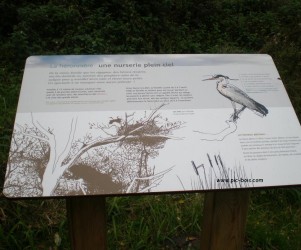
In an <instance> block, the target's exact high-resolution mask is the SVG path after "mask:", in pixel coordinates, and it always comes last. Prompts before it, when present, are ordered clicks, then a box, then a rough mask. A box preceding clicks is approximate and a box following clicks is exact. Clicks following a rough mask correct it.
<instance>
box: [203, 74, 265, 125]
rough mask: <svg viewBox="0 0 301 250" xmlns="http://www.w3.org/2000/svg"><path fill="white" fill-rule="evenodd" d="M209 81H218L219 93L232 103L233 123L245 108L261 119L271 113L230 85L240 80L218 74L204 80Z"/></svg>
mask: <svg viewBox="0 0 301 250" xmlns="http://www.w3.org/2000/svg"><path fill="white" fill-rule="evenodd" d="M208 80H216V89H217V91H218V92H219V93H220V94H221V95H223V96H224V97H226V98H228V99H229V100H230V101H231V103H232V106H233V109H234V113H233V115H232V116H231V119H232V121H233V122H236V120H237V119H238V117H239V114H240V113H241V112H242V111H243V110H244V109H245V108H248V109H250V110H252V111H253V112H254V113H255V114H257V115H259V116H261V117H263V116H266V115H267V114H268V113H269V111H268V109H267V108H266V107H265V106H264V105H262V104H260V103H258V102H256V101H255V100H253V99H252V98H251V97H249V96H248V95H247V94H246V93H245V92H244V91H242V90H241V89H240V88H238V87H236V86H234V85H232V84H230V83H229V80H238V79H230V78H229V77H228V76H224V75H221V74H218V75H214V76H212V77H211V78H208V79H204V80H203V81H208ZM236 104H239V105H240V106H241V108H239V109H238V108H237V107H236Z"/></svg>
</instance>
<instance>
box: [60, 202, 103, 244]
mask: <svg viewBox="0 0 301 250" xmlns="http://www.w3.org/2000/svg"><path fill="white" fill-rule="evenodd" d="M105 202H106V199H105V197H102V196H95V197H93V196H92V197H70V198H67V199H66V205H67V216H68V220H69V232H70V236H71V246H72V249H73V250H86V249H87V250H94V249H95V250H96V249H97V250H104V249H106V219H105V218H106V210H105Z"/></svg>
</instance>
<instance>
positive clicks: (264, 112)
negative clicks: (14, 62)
mask: <svg viewBox="0 0 301 250" xmlns="http://www.w3.org/2000/svg"><path fill="white" fill-rule="evenodd" d="M300 162H301V130H300V124H299V121H298V119H297V117H296V114H295V112H294V110H293V107H292V105H291V102H290V100H289V98H288V96H287V93H286V91H285V88H284V85H283V83H282V81H281V78H280V76H279V74H278V71H277V69H276V67H275V65H274V63H273V60H272V58H271V57H270V56H268V55H254V54H252V55H248V54H243V55H239V54H229V55H225V54H223V55H206V54H202V55H197V54H194V55H184V54H183V55H163V54H162V55H89V56H88V55H83V56H80V55H78V56H32V57H29V58H28V59H27V61H26V66H25V71H24V76H23V82H22V88H21V93H20V98H19V104H18V110H17V114H16V120H15V126H14V131H13V135H12V140H11V148H10V152H9V159H8V164H7V171H6V177H5V183H4V191H3V192H4V194H5V195H6V196H7V197H11V198H20V197H39V196H44V197H52V196H73V195H113V194H115V195H116V194H133V193H160V192H179V191H199V190H215V189H232V188H233V189H235V188H252V187H269V186H287V185H300V184H301V166H300Z"/></svg>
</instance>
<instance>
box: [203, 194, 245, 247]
mask: <svg viewBox="0 0 301 250" xmlns="http://www.w3.org/2000/svg"><path fill="white" fill-rule="evenodd" d="M249 197H250V192H249V191H242V190H234V191H233V190H231V191H214V192H208V193H206V194H205V203H204V212H203V226H202V232H201V250H223V249H225V250H232V249H233V250H241V249H243V245H244V237H245V227H246V221H247V211H248V206H249Z"/></svg>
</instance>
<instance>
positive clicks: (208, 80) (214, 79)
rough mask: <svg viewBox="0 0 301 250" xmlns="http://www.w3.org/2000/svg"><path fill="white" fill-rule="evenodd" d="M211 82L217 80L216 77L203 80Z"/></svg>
mask: <svg viewBox="0 0 301 250" xmlns="http://www.w3.org/2000/svg"><path fill="white" fill-rule="evenodd" d="M210 80H216V78H215V77H210V78H207V79H203V80H202V81H210Z"/></svg>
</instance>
